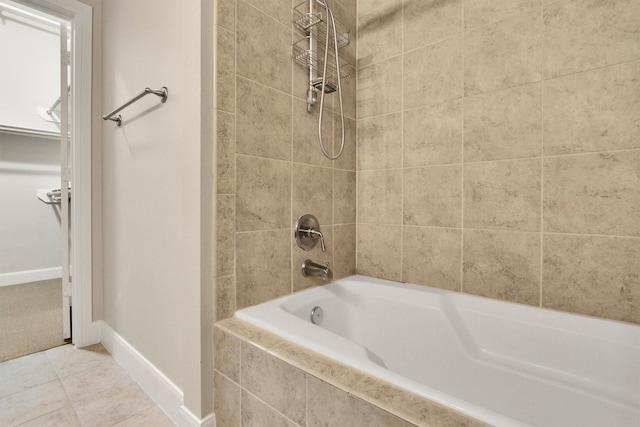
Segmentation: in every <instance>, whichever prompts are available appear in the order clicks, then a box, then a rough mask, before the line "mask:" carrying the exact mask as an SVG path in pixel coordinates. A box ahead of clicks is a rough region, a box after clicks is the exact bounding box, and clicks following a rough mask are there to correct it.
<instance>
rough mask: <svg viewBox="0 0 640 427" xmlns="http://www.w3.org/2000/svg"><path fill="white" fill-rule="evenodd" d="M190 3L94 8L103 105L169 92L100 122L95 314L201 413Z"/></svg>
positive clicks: (164, 0) (195, 55) (196, 25)
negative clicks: (100, 305)
mask: <svg viewBox="0 0 640 427" xmlns="http://www.w3.org/2000/svg"><path fill="white" fill-rule="evenodd" d="M199 5H200V1H199V0H189V1H174V0H136V1H130V0H109V1H105V2H103V4H102V14H103V19H102V25H103V34H102V37H103V44H102V52H103V57H102V80H103V92H102V98H103V99H102V107H103V112H107V111H110V110H111V109H113V108H115V107H117V106H119V105H121V104H122V103H123V102H125V101H128V100H129V99H131V98H132V97H133V96H134V95H136V94H138V93H139V92H141V91H142V90H143V89H144V88H145V87H150V88H153V89H159V88H160V87H162V86H167V87H168V88H169V99H168V101H167V102H166V104H161V103H160V102H159V98H157V97H155V96H153V95H149V96H147V97H145V98H143V99H142V100H140V101H138V102H137V103H135V104H133V105H132V106H130V107H128V108H127V109H125V110H123V111H122V113H121V114H122V117H123V125H122V127H120V128H119V127H117V126H116V125H115V123H113V122H104V123H103V131H102V146H103V147H102V173H103V175H102V179H103V185H102V191H103V201H102V203H103V211H102V215H103V252H104V255H103V269H104V320H105V322H107V323H108V324H109V326H110V327H111V328H113V329H114V330H115V332H117V333H118V334H119V335H120V336H122V337H123V338H124V339H125V340H126V341H127V342H128V343H129V344H131V345H132V346H133V347H134V348H135V349H136V350H137V351H138V352H140V353H141V354H142V355H143V356H144V357H146V358H147V359H148V360H149V361H150V362H151V363H153V364H154V365H155V366H156V367H157V368H159V369H160V370H161V371H162V372H163V373H164V374H165V375H166V376H167V377H168V378H169V379H170V380H171V381H172V382H174V383H175V384H176V385H177V386H178V387H180V388H181V389H182V390H183V391H184V393H185V401H191V402H193V403H191V404H190V405H188V406H190V409H191V410H192V411H193V412H194V413H195V414H196V415H197V416H200V415H202V414H204V415H206V412H207V411H206V409H205V410H204V411H202V410H201V408H200V407H199V406H200V395H199V393H201V382H202V375H201V373H200V372H201V370H200V363H201V359H200V353H201V349H200V345H201V339H200V319H201V318H200V312H201V307H200V305H201V303H202V301H201V292H200V289H201V280H202V277H201V256H202V253H201V248H200V245H201V240H200V230H201V212H200V205H201V203H202V200H201V163H200V162H201V155H200V150H201V139H200V95H201V94H200V17H199V12H200V6H199ZM205 202H206V201H205ZM207 256H210V254H208V255H207ZM209 280H210V278H209ZM205 281H206V280H205ZM206 303H207V304H209V306H211V305H212V303H213V301H212V300H211V301H207V302H206ZM205 382H207V381H205ZM209 383H210V381H209ZM192 390H193V391H194V393H195V394H198V396H195V397H192V398H191V399H189V397H190V396H192V394H190V393H191V391H192ZM205 406H206V405H205Z"/></svg>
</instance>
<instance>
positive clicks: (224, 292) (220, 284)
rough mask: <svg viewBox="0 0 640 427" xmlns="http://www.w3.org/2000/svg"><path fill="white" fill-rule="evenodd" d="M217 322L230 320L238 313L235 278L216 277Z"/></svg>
mask: <svg viewBox="0 0 640 427" xmlns="http://www.w3.org/2000/svg"><path fill="white" fill-rule="evenodd" d="M214 281H215V286H216V294H215V298H216V321H218V320H222V319H228V318H229V317H231V316H233V313H235V311H236V284H235V276H226V277H216V278H215V279H214Z"/></svg>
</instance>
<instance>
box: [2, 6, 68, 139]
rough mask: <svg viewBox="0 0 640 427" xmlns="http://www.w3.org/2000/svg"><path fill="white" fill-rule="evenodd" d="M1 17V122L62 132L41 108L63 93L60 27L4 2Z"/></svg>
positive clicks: (47, 106)
mask: <svg viewBox="0 0 640 427" xmlns="http://www.w3.org/2000/svg"><path fill="white" fill-rule="evenodd" d="M0 17H1V18H2V19H0V57H1V58H3V61H2V66H1V67H0V81H1V82H3V84H2V85H0V125H9V126H13V127H23V128H29V129H39V130H47V131H55V132H58V131H59V127H58V126H56V125H55V124H53V123H49V122H46V121H44V120H43V119H41V118H40V117H39V116H38V114H37V108H38V107H42V108H44V109H45V110H46V109H48V108H49V107H51V105H52V104H53V103H54V102H55V100H56V99H57V98H58V96H60V66H59V64H60V41H59V40H60V39H59V28H56V26H55V25H51V24H48V23H45V22H44V21H41V20H38V19H36V18H32V17H26V16H25V15H24V14H21V13H19V12H14V11H12V10H9V9H6V8H4V7H2V6H1V5H0ZM7 58H12V60H4V59H7ZM4 82H10V83H9V84H4Z"/></svg>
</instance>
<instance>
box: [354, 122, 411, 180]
mask: <svg viewBox="0 0 640 427" xmlns="http://www.w3.org/2000/svg"><path fill="white" fill-rule="evenodd" d="M357 126H358V145H357V146H358V170H366V169H387V168H400V167H402V114H401V113H394V114H389V115H386V116H382V117H373V118H370V119H362V120H358V125H357Z"/></svg>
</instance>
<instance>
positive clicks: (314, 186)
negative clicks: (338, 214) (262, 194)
mask: <svg viewBox="0 0 640 427" xmlns="http://www.w3.org/2000/svg"><path fill="white" fill-rule="evenodd" d="M292 187H293V189H292V191H293V193H292V194H291V195H292V201H291V203H292V205H293V218H291V221H292V222H291V228H293V227H294V225H295V223H296V221H298V218H300V217H301V216H302V215H305V214H312V215H314V216H315V217H316V218H317V219H318V222H319V223H320V227H323V226H326V225H330V224H333V171H332V170H331V169H330V168H321V167H318V166H309V165H302V164H298V163H294V164H293V185H292ZM284 195H285V194H284V193H283V194H281V196H280V197H279V198H282V197H283V196H284ZM277 198H278V197H276V199H277ZM277 202H278V203H281V204H282V200H278V201H277Z"/></svg>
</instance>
